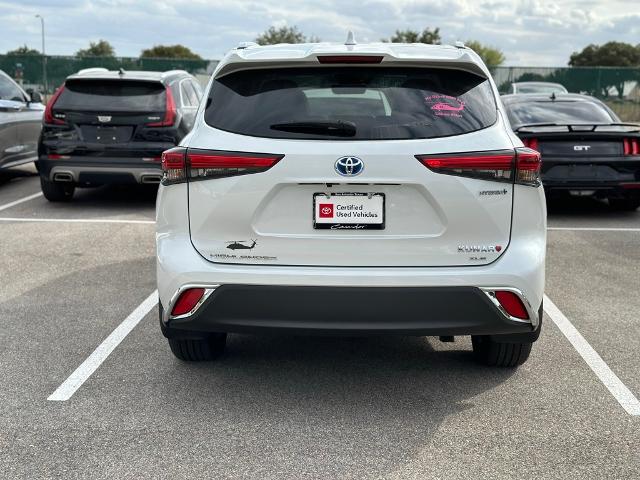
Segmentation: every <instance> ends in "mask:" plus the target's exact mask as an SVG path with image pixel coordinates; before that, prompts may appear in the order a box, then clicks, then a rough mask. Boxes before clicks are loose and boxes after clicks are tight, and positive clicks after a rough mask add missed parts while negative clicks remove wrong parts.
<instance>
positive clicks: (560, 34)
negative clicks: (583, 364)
mask: <svg viewBox="0 0 640 480" xmlns="http://www.w3.org/2000/svg"><path fill="white" fill-rule="evenodd" d="M629 10H630V9H629V7H628V2H626V1H622V0H581V1H578V0H553V1H549V0H519V1H506V0H362V1H350V0H316V1H312V0H298V1H296V2H283V1H282V0H259V1H258V0H245V1H237V0H216V1H215V2H210V1H207V0H135V1H134V0H81V1H77V0H68V1H67V0H58V1H56V2H49V1H45V0H21V1H6V0H0V25H3V34H2V35H1V36H0V52H2V51H6V50H10V49H13V48H16V47H17V46H19V45H22V44H25V43H26V44H27V45H29V46H31V47H34V48H40V47H39V46H40V24H39V21H38V19H36V18H35V17H34V15H35V14H36V13H39V14H41V15H43V16H44V17H45V22H46V32H47V37H46V38H47V52H48V53H51V54H59V55H72V54H73V53H74V52H75V51H77V50H78V49H80V48H84V47H86V46H87V45H88V43H89V41H95V40H97V39H100V38H103V39H105V40H108V41H109V42H111V43H112V44H113V45H114V47H115V49H116V52H117V54H118V55H122V56H137V55H138V54H139V53H140V51H141V50H142V49H144V48H147V47H149V46H152V45H155V44H175V43H181V44H184V45H186V46H188V47H189V48H191V49H192V50H194V51H195V52H197V53H199V54H200V55H202V56H203V57H207V58H220V57H221V56H222V55H223V54H224V53H225V52H226V51H227V50H229V49H230V48H232V47H234V46H235V45H237V44H238V43H239V42H241V41H247V40H253V39H254V38H255V37H256V36H257V35H258V34H260V33H261V32H263V31H264V30H265V29H267V28H268V27H269V26H271V25H276V26H281V25H296V26H298V27H299V28H300V30H301V31H303V32H305V33H306V34H308V35H315V36H318V37H320V38H321V39H322V40H325V41H339V42H341V41H343V40H344V38H346V32H347V30H354V31H355V33H356V38H357V39H358V40H360V41H379V40H380V39H381V38H385V37H389V36H390V35H392V34H393V32H394V31H395V30H397V29H407V28H412V29H416V30H422V29H423V28H425V27H431V28H434V27H440V31H441V34H442V36H443V39H444V40H445V41H447V42H453V41H455V40H471V39H474V40H479V41H481V42H483V43H487V44H490V45H494V46H497V47H499V48H501V49H502V50H503V51H504V52H505V54H506V57H507V64H508V65H554V66H559V65H565V64H566V63H567V60H568V58H569V56H570V54H571V53H572V52H573V51H576V50H580V49H581V48H583V47H584V46H586V45H588V44H590V43H604V42H606V41H609V40H617V41H626V42H630V43H634V44H635V43H638V40H637V39H638V35H639V34H640V14H636V13H620V12H626V11H629Z"/></svg>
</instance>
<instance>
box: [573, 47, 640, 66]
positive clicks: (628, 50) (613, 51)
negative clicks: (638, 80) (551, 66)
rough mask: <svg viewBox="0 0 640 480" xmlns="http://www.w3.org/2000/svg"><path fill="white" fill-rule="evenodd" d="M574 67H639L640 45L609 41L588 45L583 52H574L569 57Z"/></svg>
mask: <svg viewBox="0 0 640 480" xmlns="http://www.w3.org/2000/svg"><path fill="white" fill-rule="evenodd" d="M569 65H571V66H572V67H637V66H640V45H639V46H635V47H634V46H633V45H631V44H629V43H624V42H607V43H605V44H604V45H593V44H591V45H588V46H586V47H585V48H583V49H582V51H581V52H573V54H571V57H570V59H569Z"/></svg>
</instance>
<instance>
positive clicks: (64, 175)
mask: <svg viewBox="0 0 640 480" xmlns="http://www.w3.org/2000/svg"><path fill="white" fill-rule="evenodd" d="M53 180H54V181H55V182H73V175H71V173H69V172H58V173H55V174H54V175H53Z"/></svg>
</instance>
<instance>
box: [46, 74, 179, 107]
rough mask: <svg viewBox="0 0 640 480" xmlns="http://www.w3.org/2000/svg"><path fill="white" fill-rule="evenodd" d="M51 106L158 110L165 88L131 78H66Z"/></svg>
mask: <svg viewBox="0 0 640 480" xmlns="http://www.w3.org/2000/svg"><path fill="white" fill-rule="evenodd" d="M54 108H55V109H56V110H84V111H87V110H88V111H95V110H99V111H110V112H141V111H144V112H162V111H164V110H165V108H166V93H165V87H164V85H162V84H161V83H160V82H142V81H135V80H89V79H87V80H68V81H67V82H66V83H65V89H64V90H63V92H62V94H61V95H60V97H58V101H57V102H56V104H55V106H54Z"/></svg>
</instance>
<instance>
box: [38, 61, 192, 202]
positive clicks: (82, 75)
mask: <svg viewBox="0 0 640 480" xmlns="http://www.w3.org/2000/svg"><path fill="white" fill-rule="evenodd" d="M201 97H202V90H201V88H200V86H199V85H198V83H197V82H196V79H195V78H194V77H193V76H191V75H190V74H188V73H187V72H185V71H182V70H172V71H169V72H144V71H131V72H128V71H124V70H119V71H108V70H106V69H104V68H91V69H86V70H81V71H80V72H78V73H76V74H74V75H71V76H69V77H67V79H66V80H65V82H64V84H63V85H62V86H61V87H60V88H59V89H58V90H57V91H56V93H55V94H54V95H53V97H52V99H51V101H50V102H49V103H48V104H47V108H46V110H45V112H44V125H43V128H42V135H41V136H40V144H39V149H38V160H37V162H36V167H37V168H38V172H39V173H40V183H41V186H42V192H43V194H44V196H45V198H47V200H49V201H63V200H69V199H71V197H72V196H73V192H74V190H75V189H76V188H77V187H94V186H99V185H105V184H114V183H159V182H160V179H161V177H162V169H161V165H160V160H161V157H160V156H161V154H162V152H163V151H164V150H167V149H169V148H172V147H174V146H176V145H177V144H178V143H179V142H180V140H181V139H182V138H183V137H184V136H185V135H186V134H187V133H188V132H189V130H191V127H193V122H194V118H195V113H196V111H197V109H198V104H199V103H200V98H201Z"/></svg>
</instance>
